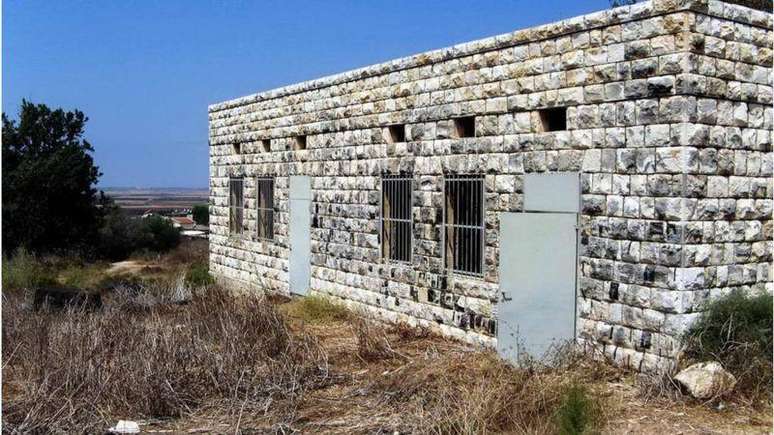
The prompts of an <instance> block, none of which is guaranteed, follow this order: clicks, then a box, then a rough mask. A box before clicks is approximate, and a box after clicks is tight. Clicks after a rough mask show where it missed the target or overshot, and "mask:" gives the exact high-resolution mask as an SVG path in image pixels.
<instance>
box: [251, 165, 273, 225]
mask: <svg viewBox="0 0 774 435" xmlns="http://www.w3.org/2000/svg"><path fill="white" fill-rule="evenodd" d="M255 231H256V236H257V237H258V238H259V239H266V240H272V239H274V178H269V177H258V178H256V179H255Z"/></svg>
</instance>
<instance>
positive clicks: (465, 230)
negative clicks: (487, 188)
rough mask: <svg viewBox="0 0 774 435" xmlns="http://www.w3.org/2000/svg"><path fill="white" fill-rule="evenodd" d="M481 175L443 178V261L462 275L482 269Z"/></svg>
mask: <svg viewBox="0 0 774 435" xmlns="http://www.w3.org/2000/svg"><path fill="white" fill-rule="evenodd" d="M484 198H485V192H484V177H483V176H482V175H447V176H446V177H445V178H444V199H445V200H444V213H443V218H444V222H443V226H444V231H443V237H444V241H443V242H444V264H445V265H446V268H447V269H448V270H451V271H453V272H456V273H460V274H463V275H471V276H479V277H480V276H483V274H484V273H483V272H484V228H485V223H484V212H485V208H484Z"/></svg>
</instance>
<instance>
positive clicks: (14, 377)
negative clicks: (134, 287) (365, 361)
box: [2, 288, 328, 433]
mask: <svg viewBox="0 0 774 435" xmlns="http://www.w3.org/2000/svg"><path fill="white" fill-rule="evenodd" d="M122 297H123V300H118V301H113V304H111V306H110V307H108V308H106V309H105V310H104V311H99V312H91V311H87V310H85V309H83V308H79V307H71V308H69V309H67V310H66V311H63V312H53V311H46V310H44V311H40V312H29V311H25V310H23V309H22V308H21V303H20V301H19V300H18V298H11V297H6V298H5V300H4V301H3V307H2V308H3V338H2V339H3V364H4V366H3V383H4V387H5V388H4V391H7V392H9V394H8V395H6V396H5V397H4V399H5V400H4V406H3V423H4V424H3V426H4V430H5V431H9V432H19V433H22V432H39V431H43V432H49V431H53V432H68V433H72V432H83V433H98V432H101V431H104V430H105V428H107V427H108V426H109V425H110V424H112V423H114V422H115V419H116V418H118V417H121V416H124V417H128V416H131V417H132V418H168V417H180V416H183V415H187V414H190V413H192V412H194V411H196V410H197V408H200V407H207V406H213V405H214V404H218V405H217V406H218V407H219V408H220V409H221V410H222V411H224V412H226V413H227V414H229V415H237V414H239V413H244V412H254V411H255V410H265V409H267V408H268V407H272V408H273V411H274V412H275V414H276V416H277V419H278V420H279V421H282V420H286V421H294V412H295V408H294V407H295V404H296V402H297V401H298V399H299V398H300V397H302V396H303V393H304V392H305V391H306V390H308V389H310V388H313V387H316V386H319V385H322V384H324V383H325V382H327V378H328V365H327V359H326V355H325V353H324V352H323V350H322V349H321V347H320V346H319V344H318V342H317V341H316V340H315V339H314V338H313V337H311V336H309V335H308V334H304V333H299V332H295V333H291V331H290V330H289V328H288V327H287V324H286V321H285V319H284V318H283V317H282V316H281V315H280V314H279V313H278V312H277V311H276V310H275V309H274V307H273V305H271V304H269V303H267V302H266V301H265V300H264V299H262V298H258V297H242V298H235V297H232V296H230V295H228V294H227V293H226V292H224V291H221V290H219V289H217V288H211V289H209V290H208V291H207V292H206V293H203V294H200V295H197V297H195V298H193V300H192V301H191V303H189V304H186V305H173V304H156V305H152V306H150V307H148V306H145V307H144V308H145V309H142V310H138V309H134V307H136V306H137V303H136V301H134V299H136V298H140V297H142V295H141V294H134V295H129V294H125V295H123V296H122ZM117 299H121V298H117Z"/></svg>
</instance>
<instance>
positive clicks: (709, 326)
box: [686, 290, 774, 403]
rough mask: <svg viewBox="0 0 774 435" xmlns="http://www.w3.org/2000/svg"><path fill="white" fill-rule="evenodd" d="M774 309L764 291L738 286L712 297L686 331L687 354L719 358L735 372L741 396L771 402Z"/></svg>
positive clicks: (708, 358) (737, 387) (700, 358)
mask: <svg viewBox="0 0 774 435" xmlns="http://www.w3.org/2000/svg"><path fill="white" fill-rule="evenodd" d="M773 309H774V307H773V306H772V297H771V295H769V294H767V293H765V292H764V293H759V294H748V293H746V292H743V291H740V290H737V291H733V292H731V293H729V294H728V295H727V296H725V297H722V298H719V299H716V300H714V301H712V302H711V303H710V304H709V305H708V306H707V311H706V312H705V313H703V315H702V316H701V317H700V318H699V320H698V321H697V322H696V323H695V324H694V325H693V326H692V327H691V329H690V330H689V331H688V332H687V337H686V339H687V344H688V347H687V350H686V356H688V357H689V358H690V359H692V360H695V361H707V360H714V361H718V362H720V363H721V364H722V365H723V367H725V368H726V369H727V370H729V371H730V372H731V373H733V374H734V376H736V378H737V381H738V382H737V386H736V390H737V392H738V393H739V395H740V396H741V397H743V398H747V399H749V400H756V399H767V400H765V401H766V402H767V403H770V402H771V391H772V387H773V386H774V384H772V322H774V316H773V315H772V310H773Z"/></svg>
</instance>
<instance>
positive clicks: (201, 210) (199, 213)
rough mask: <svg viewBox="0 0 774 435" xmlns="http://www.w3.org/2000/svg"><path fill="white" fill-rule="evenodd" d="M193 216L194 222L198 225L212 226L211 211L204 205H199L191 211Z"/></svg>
mask: <svg viewBox="0 0 774 435" xmlns="http://www.w3.org/2000/svg"><path fill="white" fill-rule="evenodd" d="M191 214H193V220H194V222H196V224H197V225H209V224H210V209H209V207H207V206H206V205H204V204H198V205H195V206H193V210H191Z"/></svg>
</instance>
